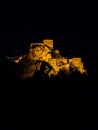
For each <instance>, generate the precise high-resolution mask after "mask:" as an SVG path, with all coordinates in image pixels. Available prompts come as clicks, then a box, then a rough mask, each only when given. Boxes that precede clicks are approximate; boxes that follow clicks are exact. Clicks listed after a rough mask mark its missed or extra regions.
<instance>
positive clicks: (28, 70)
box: [15, 39, 87, 79]
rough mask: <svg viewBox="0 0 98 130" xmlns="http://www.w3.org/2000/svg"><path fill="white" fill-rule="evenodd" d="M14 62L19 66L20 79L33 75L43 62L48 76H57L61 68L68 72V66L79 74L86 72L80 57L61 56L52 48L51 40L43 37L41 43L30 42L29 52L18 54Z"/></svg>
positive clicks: (58, 51)
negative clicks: (68, 57)
mask: <svg viewBox="0 0 98 130" xmlns="http://www.w3.org/2000/svg"><path fill="white" fill-rule="evenodd" d="M15 62H16V63H17V64H19V66H21V67H20V70H19V75H20V77H21V78H22V79H27V78H30V77H33V76H34V74H35V72H36V71H40V69H41V66H42V63H43V62H45V63H47V65H48V66H47V67H46V68H45V69H44V73H46V74H47V76H48V77H51V76H53V75H54V76H57V75H58V74H59V72H60V71H61V70H64V71H65V72H66V73H67V74H70V68H72V69H73V71H78V72H79V73H80V74H83V73H85V74H87V71H86V70H85V68H84V65H83V63H82V59H81V57H78V58H76V57H73V58H72V59H67V58H65V57H63V56H61V54H60V50H54V49H53V40H50V39H49V40H48V39H45V40H43V42H42V43H31V44H30V48H29V53H28V54H26V55H24V56H20V57H19V58H18V59H17V60H15ZM49 67H50V68H51V69H49ZM48 70H49V71H48ZM47 72H48V73H47Z"/></svg>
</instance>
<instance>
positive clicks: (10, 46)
mask: <svg viewBox="0 0 98 130" xmlns="http://www.w3.org/2000/svg"><path fill="white" fill-rule="evenodd" d="M64 6H65V5H64ZM60 7H61V6H60ZM60 7H59V8H58V6H55V5H52V4H51V3H50V4H49V5H47V6H44V7H43V6H42V7H41V6H39V5H37V7H36V6H34V5H32V6H26V5H25V6H15V5H14V6H11V7H10V6H7V5H6V6H5V8H3V9H2V10H1V18H0V19H1V20H0V23H1V24H0V43H1V44H0V45H1V47H0V52H2V51H9V53H13V52H15V51H16V50H20V51H21V52H22V51H24V50H26V48H27V47H28V46H29V44H30V42H41V41H42V40H43V39H53V40H54V46H55V47H56V49H60V50H61V52H63V53H64V54H66V52H67V51H69V50H73V51H74V52H77V51H83V52H88V53H89V51H90V52H93V53H95V52H96V50H98V48H97V42H98V39H97V34H98V31H97V30H98V24H97V17H96V16H95V15H92V14H87V13H86V12H85V13H84V14H82V13H79V12H78V9H76V11H74V10H73V8H71V7H70V8H71V10H70V8H64V7H62V9H60ZM65 7H66V6H65ZM80 10H81V9H80ZM2 12H3V13H2ZM81 12H82V10H81Z"/></svg>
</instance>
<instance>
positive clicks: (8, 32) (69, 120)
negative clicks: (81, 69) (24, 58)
mask: <svg viewBox="0 0 98 130" xmlns="http://www.w3.org/2000/svg"><path fill="white" fill-rule="evenodd" d="M71 4H72V3H71ZM76 4H77V3H76ZM42 5H43V6H42ZM42 5H41V2H40V3H39V2H38V3H37V2H36V5H35V4H31V5H28V4H27V3H25V2H23V3H21V4H20V3H9V4H8V3H6V4H5V3H4V4H3V6H2V5H1V8H0V56H6V55H11V56H14V55H15V54H16V52H17V50H18V51H19V53H18V54H21V53H25V52H26V51H27V50H28V47H29V44H30V43H31V42H42V40H43V39H53V40H54V49H59V50H60V52H61V54H62V55H64V56H68V54H69V52H70V51H72V52H74V53H77V55H79V56H83V57H87V56H88V57H90V56H92V57H93V56H96V55H98V47H97V44H98V20H97V14H95V12H96V11H95V12H94V13H93V12H92V11H91V12H90V11H89V10H88V11H87V12H86V11H85V10H84V7H83V6H82V8H80V6H78V7H77V8H76V7H75V6H74V5H73V4H72V5H70V4H69V6H67V4H63V3H62V5H61V4H60V3H58V4H57V2H56V3H55V4H53V3H51V2H46V5H44V4H42ZM85 8H87V6H86V7H85ZM88 12H89V13H88ZM74 53H73V56H74V55H75V54H74ZM92 57H91V59H90V61H89V63H91V60H93V58H92ZM88 59H89V58H88ZM96 66H97V65H96ZM90 67H91V68H92V71H93V67H92V64H90ZM91 68H90V69H91ZM94 70H95V71H96V68H94ZM97 71H98V69H97ZM88 90H89V91H88ZM92 90H93V91H92ZM34 91H35V90H34ZM77 91H78V90H77ZM25 92H26V91H25ZM58 92H59V90H58ZM61 92H62V91H61ZM74 92H76V91H75V90H74ZM36 93H37V91H36ZM37 94H38V93H37ZM69 94H70V92H69ZM75 94H76V96H74V94H73V96H72V95H71V97H72V99H73V100H72V102H73V104H72V107H73V106H74V103H75V104H76V105H75V108H74V110H73V109H72V107H71V108H70V110H68V108H67V110H68V111H67V110H64V109H63V110H62V108H63V107H64V105H65V104H64V102H65V101H64V99H63V101H64V102H63V101H62V102H60V101H59V99H62V98H61V97H60V98H59V96H58V94H55V92H54V94H53V95H55V96H57V99H56V98H53V99H54V101H52V98H51V99H49V100H48V101H52V103H53V104H51V103H50V104H48V102H47V101H45V98H43V99H44V101H43V100H42V102H43V104H38V102H37V103H36V104H37V106H38V108H37V109H36V107H35V108H34V110H35V111H36V113H37V116H36V113H35V111H31V109H30V110H29V108H28V109H27V110H26V108H25V109H24V108H23V106H22V104H21V108H23V109H24V110H25V111H24V112H23V111H22V110H20V109H18V110H17V107H16V109H13V112H11V110H12V106H13V102H14V104H15V102H17V101H19V98H18V100H17V99H16V101H14V100H13V101H12V100H11V101H10V102H11V103H12V104H11V105H10V107H11V110H8V108H7V107H8V104H9V103H8V102H7V107H5V108H4V110H3V111H0V119H1V120H2V122H1V124H2V129H1V130H8V129H9V130H12V129H22V128H24V129H27V128H28V129H32V127H33V126H32V120H33V119H34V121H35V122H36V124H35V126H38V124H37V121H38V123H40V122H41V121H46V120H45V119H48V116H49V117H50V119H51V120H52V123H53V126H54V127H52V123H51V124H49V122H48V123H47V124H46V125H47V126H46V129H47V128H48V129H49V130H55V129H57V128H58V125H57V126H56V124H59V122H60V120H61V122H60V124H61V126H59V127H61V128H58V129H60V130H63V128H66V127H68V128H71V125H70V124H72V125H73V126H72V128H81V126H82V128H83V129H84V128H85V129H86V128H87V129H90V128H91V129H93V128H94V127H97V128H98V126H97V123H96V122H97V121H98V119H97V120H96V117H98V114H97V116H96V109H97V108H98V105H96V104H98V103H97V100H96V99H98V97H97V95H98V94H97V92H96V90H95V89H93V87H92V89H88V88H87V89H85V88H82V89H81V91H78V93H77V92H76V93H75ZM95 94H96V95H95ZM24 95H25V94H24ZM28 95H29V94H28ZM44 95H45V94H44ZM35 96H36V95H35ZM40 96H42V95H41V94H40ZM60 96H62V94H61V95H60ZM63 96H65V95H63ZM63 96H62V97H63ZM16 97H17V96H16ZM24 97H25V96H24ZM36 97H37V96H36ZM36 97H35V98H33V101H35V102H36V101H37V100H38V98H39V99H40V97H37V99H36ZM73 97H74V98H73ZM77 97H78V98H77ZM96 97H97V98H96ZM7 98H8V97H7ZM7 98H6V99H7ZM41 98H42V97H41ZM67 98H68V97H67V96H66V98H65V99H66V101H67V102H68V101H71V99H68V100H67ZM11 99H12V98H11ZM21 99H22V98H21ZM25 99H26V97H25ZM27 99H29V98H27ZM35 99H36V100H35ZM74 100H75V101H74ZM4 101H5V100H4ZM4 101H3V100H2V102H4ZM22 101H24V104H25V101H26V100H24V99H23V100H22ZM22 101H20V103H21V102H22ZM38 101H39V100H38ZM55 101H56V103H55ZM58 101H59V105H60V106H59V107H60V109H59V107H58V109H57V111H56V110H55V109H56V108H57V107H56V105H57V106H58ZM27 102H28V101H26V104H25V105H27ZM4 103H5V102H4ZM40 103H41V102H40ZM5 104H6V103H5ZM29 104H30V105H31V104H33V103H32V100H31V99H30V101H29ZM46 104H47V109H45V107H46V106H45V105H46ZM55 104H56V105H55ZM63 104H64V105H63ZM68 104H70V103H68ZM68 104H67V105H68ZM48 105H50V106H49V107H48ZM17 106H20V105H19V104H18V103H17ZM41 106H42V107H44V106H45V107H44V109H43V108H42V111H41V109H39V108H40V107H41ZM69 106H71V105H69ZM77 106H78V107H77ZM96 106H97V107H96ZM26 107H27V106H26ZM52 107H54V108H53V109H52ZM50 108H51V111H50V113H49V112H48V111H49V110H50ZM88 109H89V111H88ZM39 110H40V111H39ZM44 110H47V111H44ZM59 110H60V111H59ZM42 112H43V113H44V118H45V119H44V120H42V118H41V117H43V113H42ZM45 112H46V114H45ZM51 112H52V113H51ZM53 113H54V114H53ZM60 114H62V116H61V115H60ZM33 115H34V118H32V117H33ZM40 115H41V116H40ZM35 117H36V119H35ZM39 117H40V118H39ZM62 117H63V118H62ZM80 117H81V118H82V119H83V120H84V122H83V123H82V119H81V118H80ZM88 118H89V120H88ZM91 118H92V119H94V121H95V122H94V123H95V125H94V127H93V125H89V123H87V122H86V121H87V120H88V122H89V121H91V120H90V119H91ZM48 120H49V119H48ZM54 120H55V122H54ZM35 122H33V123H35ZM46 122H47V121H46ZM46 122H45V123H46ZM64 122H66V124H65V126H64V127H63V125H64ZM79 123H80V124H79ZM90 123H91V122H90ZM62 124H63V125H62ZM77 124H78V125H77ZM85 124H86V127H85ZM15 126H17V127H15ZM43 126H44V124H43ZM38 127H39V128H40V126H38Z"/></svg>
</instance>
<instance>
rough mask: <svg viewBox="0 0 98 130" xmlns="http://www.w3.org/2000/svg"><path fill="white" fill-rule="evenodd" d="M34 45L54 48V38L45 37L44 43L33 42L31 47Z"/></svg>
mask: <svg viewBox="0 0 98 130" xmlns="http://www.w3.org/2000/svg"><path fill="white" fill-rule="evenodd" d="M34 46H47V47H48V48H50V49H53V40H48V39H44V40H43V42H42V43H31V44H30V48H33V47H34Z"/></svg>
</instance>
